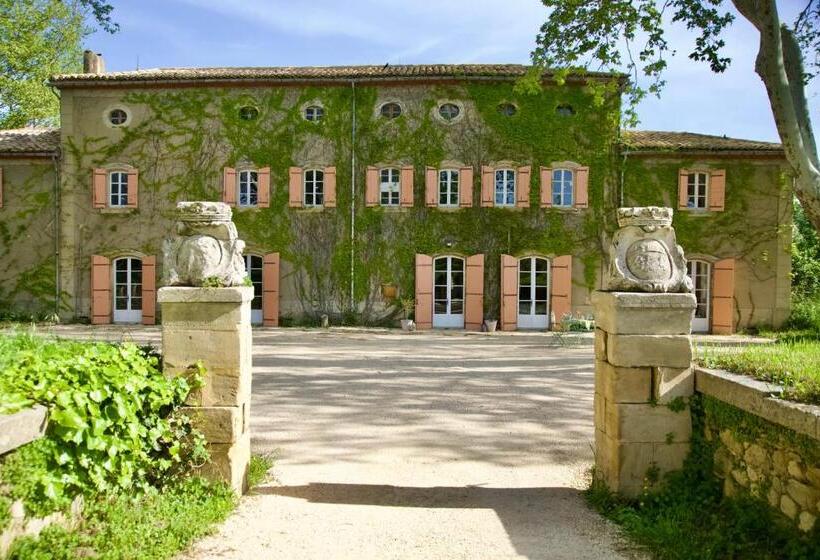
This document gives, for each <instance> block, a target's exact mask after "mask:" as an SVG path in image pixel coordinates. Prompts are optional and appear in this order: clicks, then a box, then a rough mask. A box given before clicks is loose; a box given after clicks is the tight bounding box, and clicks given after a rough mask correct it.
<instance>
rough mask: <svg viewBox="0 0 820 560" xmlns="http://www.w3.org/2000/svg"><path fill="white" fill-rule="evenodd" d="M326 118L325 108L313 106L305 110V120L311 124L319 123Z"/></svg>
mask: <svg viewBox="0 0 820 560" xmlns="http://www.w3.org/2000/svg"><path fill="white" fill-rule="evenodd" d="M324 116H325V108H324V107H320V106H319V105H311V106H310V107H307V108H305V120H307V121H310V122H318V121H320V120H322V119H323V118H324Z"/></svg>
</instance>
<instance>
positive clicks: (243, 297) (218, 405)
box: [157, 202, 253, 494]
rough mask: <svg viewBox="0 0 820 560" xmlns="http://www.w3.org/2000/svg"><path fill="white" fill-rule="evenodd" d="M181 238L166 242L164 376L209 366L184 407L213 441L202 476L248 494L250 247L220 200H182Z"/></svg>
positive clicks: (162, 303) (178, 234) (178, 231)
mask: <svg viewBox="0 0 820 560" xmlns="http://www.w3.org/2000/svg"><path fill="white" fill-rule="evenodd" d="M177 212H178V222H177V229H176V235H175V236H174V237H172V238H170V239H168V240H166V242H165V245H164V251H163V256H164V261H165V262H164V267H163V268H164V270H165V274H166V277H165V282H164V283H165V285H166V286H167V287H164V288H160V290H159V293H158V295H157V296H158V301H159V303H160V306H161V307H160V308H161V311H162V355H163V370H164V372H165V374H166V375H172V376H176V375H190V374H191V373H192V372H193V371H196V369H197V368H198V366H197V364H201V365H202V366H203V367H204V371H205V375H204V379H203V383H202V386H201V387H199V388H198V389H196V390H194V391H192V392H191V394H190V395H189V397H188V400H187V402H186V407H185V408H184V409H183V410H184V412H185V413H186V414H188V415H189V416H190V418H191V420H192V423H193V425H194V426H195V427H196V428H198V429H199V430H200V431H201V432H202V433H203V434H204V435H205V438H206V440H207V441H208V450H209V452H210V455H211V461H210V463H208V464H206V465H204V466H203V467H202V470H201V474H202V475H203V476H205V477H206V478H209V479H212V480H224V481H226V482H228V483H229V484H230V485H231V487H232V488H233V489H234V490H235V491H236V492H237V493H239V494H241V493H242V492H244V491H245V490H246V489H247V471H248V465H249V463H250V430H249V418H250V397H251V367H252V366H251V350H252V348H251V344H252V336H251V308H250V304H251V300H252V299H253V288H252V287H249V286H245V285H244V282H245V267H244V263H243V261H242V250H243V249H244V243H243V242H242V241H241V240H240V239H238V237H237V233H236V227H235V226H234V224H233V222H232V221H231V209H230V207H229V206H228V205H226V204H223V203H218V202H180V203H179V204H178V205H177Z"/></svg>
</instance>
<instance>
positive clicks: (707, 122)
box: [86, 0, 820, 141]
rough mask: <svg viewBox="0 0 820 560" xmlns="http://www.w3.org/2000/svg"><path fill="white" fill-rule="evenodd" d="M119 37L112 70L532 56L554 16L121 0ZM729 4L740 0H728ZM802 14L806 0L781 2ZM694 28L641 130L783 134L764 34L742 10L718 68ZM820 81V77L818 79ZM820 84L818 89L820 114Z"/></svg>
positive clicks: (473, 9)
mask: <svg viewBox="0 0 820 560" xmlns="http://www.w3.org/2000/svg"><path fill="white" fill-rule="evenodd" d="M111 3H112V4H113V5H114V18H115V20H116V21H117V22H118V23H119V24H120V27H121V30H120V32H119V33H117V34H115V35H109V34H106V33H103V32H97V33H95V34H93V35H92V36H90V37H88V39H87V40H86V45H87V47H88V48H91V49H93V50H95V51H97V52H102V53H103V55H104V57H105V60H106V66H107V69H108V70H131V69H134V68H136V67H137V65H138V64H139V67H140V68H156V67H168V66H308V65H310V66H313V65H318V66H328V65H342V64H384V63H386V62H390V63H391V64H414V63H475V62H488V63H491V62H510V63H524V64H526V63H527V62H528V61H529V53H530V51H531V50H532V47H533V44H534V40H535V35H536V33H537V31H538V28H539V26H540V24H541V23H542V22H543V20H544V17H545V8H544V7H543V6H542V5H541V3H540V2H539V1H538V0H447V1H443V0H438V1H432V0H410V1H408V0H348V1H347V2H339V1H338V0H311V1H310V2H298V1H296V0H140V1H138V2H134V1H131V2H127V1H117V0H114V1H112V2H111ZM725 3H727V4H728V2H725ZM778 3H779V4H780V10H781V13H782V15H783V19H784V20H785V21H788V22H791V21H792V20H793V18H794V14H795V13H796V12H797V10H798V9H800V8H801V7H802V4H803V2H802V0H801V1H797V0H779V2H778ZM692 42H693V35H691V34H689V33H688V32H687V31H686V30H685V29H683V28H682V27H681V26H679V25H678V26H675V27H674V28H673V31H672V33H671V35H670V43H671V46H672V48H674V49H676V50H677V51H678V55H677V56H675V57H674V58H672V59H671V60H670V67H669V71H668V73H667V75H666V79H667V82H668V85H667V88H666V90H665V91H664V93H663V97H662V98H661V99H660V100H658V99H649V100H646V101H645V102H644V103H643V104H642V105H641V107H640V111H639V112H640V117H641V125H640V128H642V129H647V130H688V131H691V132H702V133H706V134H725V135H727V136H734V137H739V138H752V139H757V140H772V141H777V140H778V138H777V132H776V130H775V127H774V121H773V119H772V116H771V110H770V108H769V104H768V98H767V97H766V92H765V89H764V87H763V84H762V82H761V81H760V79H759V78H758V77H757V75H755V74H754V70H753V68H754V57H755V55H756V53H757V38H756V32H755V31H754V30H753V29H752V27H751V26H750V25H749V24H748V23H747V22H746V21H745V20H743V19H742V18H738V19H737V20H736V22H735V24H734V25H733V27H732V29H731V31H730V35H728V36H727V53H728V55H729V56H731V58H732V59H733V63H732V66H731V68H730V69H729V70H728V71H727V72H725V73H724V74H721V75H715V74H713V73H712V72H711V71H710V70H709V68H708V66H706V65H705V64H703V63H696V62H693V61H690V60H689V59H688V58H687V57H686V54H687V53H688V52H689V49H690V48H691V45H692ZM818 80H820V79H818ZM818 93H820V85H818V83H817V81H815V82H814V83H812V84H811V86H810V88H809V104H810V106H811V113H812V121H813V122H818V120H820V107H818V105H820V104H818V100H820V97H818Z"/></svg>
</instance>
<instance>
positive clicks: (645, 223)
mask: <svg viewBox="0 0 820 560" xmlns="http://www.w3.org/2000/svg"><path fill="white" fill-rule="evenodd" d="M618 225H619V226H620V229H619V230H618V231H616V232H615V235H614V236H613V238H612V247H611V248H610V252H609V269H608V271H607V277H606V282H605V285H606V290H607V291H611V292H613V291H620V292H660V293H677V292H683V293H689V292H691V291H692V281H691V280H690V279H689V276H688V275H687V274H686V259H685V258H684V256H683V249H682V248H681V246H680V245H678V242H677V239H676V238H675V230H674V229H673V228H672V209H671V208H661V207H658V206H646V207H639V208H619V209H618Z"/></svg>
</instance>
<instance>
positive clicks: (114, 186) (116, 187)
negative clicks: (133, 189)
mask: <svg viewBox="0 0 820 560" xmlns="http://www.w3.org/2000/svg"><path fill="white" fill-rule="evenodd" d="M115 197H116V200H115ZM108 206H110V207H111V208H124V207H125V206H128V172H127V171H123V170H122V169H116V170H113V171H109V172H108Z"/></svg>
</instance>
